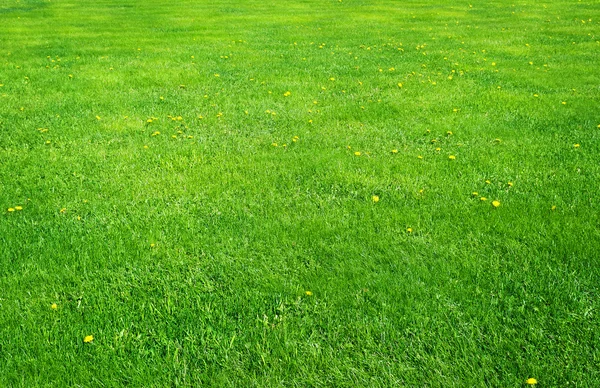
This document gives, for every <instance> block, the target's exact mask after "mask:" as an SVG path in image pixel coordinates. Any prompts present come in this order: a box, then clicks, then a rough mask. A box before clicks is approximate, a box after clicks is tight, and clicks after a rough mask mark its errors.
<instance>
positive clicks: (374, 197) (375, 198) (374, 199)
mask: <svg viewBox="0 0 600 388" xmlns="http://www.w3.org/2000/svg"><path fill="white" fill-rule="evenodd" d="M373 202H375V203H377V202H379V196H378V195H374V196H373Z"/></svg>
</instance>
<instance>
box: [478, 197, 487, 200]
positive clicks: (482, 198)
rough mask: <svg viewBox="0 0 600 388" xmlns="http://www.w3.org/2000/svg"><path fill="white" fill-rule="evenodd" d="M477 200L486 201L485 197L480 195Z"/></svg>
mask: <svg viewBox="0 0 600 388" xmlns="http://www.w3.org/2000/svg"><path fill="white" fill-rule="evenodd" d="M479 200H480V201H487V198H486V197H481V198H479Z"/></svg>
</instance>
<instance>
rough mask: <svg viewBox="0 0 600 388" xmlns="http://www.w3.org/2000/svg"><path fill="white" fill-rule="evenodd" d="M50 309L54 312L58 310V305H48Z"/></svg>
mask: <svg viewBox="0 0 600 388" xmlns="http://www.w3.org/2000/svg"><path fill="white" fill-rule="evenodd" d="M50 308H51V309H52V310H56V309H57V308H58V305H57V304H56V303H52V304H51V305H50Z"/></svg>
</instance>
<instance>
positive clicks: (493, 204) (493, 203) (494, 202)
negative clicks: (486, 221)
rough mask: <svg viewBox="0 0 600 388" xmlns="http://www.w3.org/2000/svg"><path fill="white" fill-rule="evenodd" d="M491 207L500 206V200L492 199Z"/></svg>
mask: <svg viewBox="0 0 600 388" xmlns="http://www.w3.org/2000/svg"><path fill="white" fill-rule="evenodd" d="M492 206H493V207H500V201H492Z"/></svg>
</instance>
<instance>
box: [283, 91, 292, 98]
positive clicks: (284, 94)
mask: <svg viewBox="0 0 600 388" xmlns="http://www.w3.org/2000/svg"><path fill="white" fill-rule="evenodd" d="M291 95H292V92H289V91H287V92H285V93H283V97H289V96H291Z"/></svg>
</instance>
